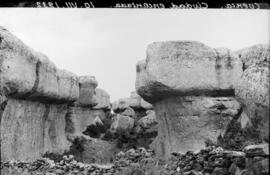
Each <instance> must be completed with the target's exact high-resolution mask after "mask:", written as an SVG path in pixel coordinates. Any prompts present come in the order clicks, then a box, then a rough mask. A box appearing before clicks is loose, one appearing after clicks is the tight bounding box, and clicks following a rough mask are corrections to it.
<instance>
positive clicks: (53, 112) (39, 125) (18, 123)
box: [1, 99, 70, 161]
mask: <svg viewBox="0 0 270 175" xmlns="http://www.w3.org/2000/svg"><path fill="white" fill-rule="evenodd" d="M66 112H67V107H66V106H65V105H45V104H42V103H39V102H31V101H25V100H16V99H9V100H8V102H7V105H6V107H5V110H4V112H3V114H2V119H1V159H2V160H3V161H7V160H11V159H16V160H33V159H36V158H39V157H40V156H41V155H42V154H44V153H46V152H51V151H52V152H54V153H59V154H60V153H63V152H64V151H65V150H67V149H68V148H69V146H70V145H69V144H68V142H67V140H66V137H65V132H64V131H65V126H66V124H65V115H66Z"/></svg>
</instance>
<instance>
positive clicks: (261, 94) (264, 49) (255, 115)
mask: <svg viewBox="0 0 270 175" xmlns="http://www.w3.org/2000/svg"><path fill="white" fill-rule="evenodd" d="M269 50H270V48H269V46H266V45H255V46H252V47H249V48H246V49H242V50H240V51H237V52H236V53H238V54H239V57H241V59H242V61H243V69H244V72H243V75H242V76H241V78H240V80H239V81H238V83H237V85H236V88H235V93H236V96H237V97H238V99H239V101H240V102H241V103H242V104H243V115H246V116H247V120H249V126H247V127H253V129H254V130H255V131H257V132H258V137H259V138H257V141H258V142H262V141H266V142H269V61H270V51H269ZM243 117H245V116H243Z"/></svg>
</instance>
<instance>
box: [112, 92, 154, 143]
mask: <svg viewBox="0 0 270 175" xmlns="http://www.w3.org/2000/svg"><path fill="white" fill-rule="evenodd" d="M112 110H113V111H114V113H115V115H114V117H113V118H112V120H113V122H112V125H111V130H110V133H111V134H112V135H113V137H114V138H116V139H117V140H118V143H119V145H125V146H121V147H127V148H130V147H141V146H143V147H146V148H149V145H150V144H151V143H152V142H153V139H154V138H155V137H156V136H157V121H156V115H155V112H154V111H153V106H152V104H150V103H148V102H146V101H145V100H143V99H142V98H141V97H140V96H139V95H138V94H137V93H136V92H131V95H130V97H127V98H122V99H119V100H117V101H115V102H113V103H112ZM120 116H121V117H120ZM120 118H121V120H119V119H120ZM124 121H126V122H124ZM116 126H117V127H116ZM125 126H126V127H125ZM127 126H130V127H127ZM123 127H125V128H124V129H123ZM112 128H122V129H120V132H116V130H117V129H113V130H112ZM116 133H117V134H116ZM115 134H116V136H115Z"/></svg>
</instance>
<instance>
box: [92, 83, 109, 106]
mask: <svg viewBox="0 0 270 175" xmlns="http://www.w3.org/2000/svg"><path fill="white" fill-rule="evenodd" d="M95 91H96V93H95V98H96V100H97V105H96V106H94V107H93V108H94V109H110V107H111V103H110V95H109V94H108V92H106V91H105V90H103V89H100V88H96V90H95Z"/></svg>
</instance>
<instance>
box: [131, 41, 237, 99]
mask: <svg viewBox="0 0 270 175" xmlns="http://www.w3.org/2000/svg"><path fill="white" fill-rule="evenodd" d="M146 57H147V58H146V60H145V61H140V62H139V63H138V64H137V79H136V90H137V92H138V94H139V95H140V96H142V97H143V99H145V100H146V101H148V102H151V103H152V102H155V101H160V100H161V99H163V98H166V97H167V96H170V95H171V96H173V95H181V96H188V95H215V96H219V95H233V85H234V83H235V82H236V81H237V80H238V79H239V77H240V76H241V73H242V64H241V61H240V60H239V59H238V57H236V55H235V54H233V53H232V52H231V51H229V50H228V49H227V50H225V49H212V48H210V47H208V46H206V45H204V44H202V43H199V42H195V41H179V42H177V41H171V42H154V43H152V44H150V45H149V46H148V48H147V51H146Z"/></svg>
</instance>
